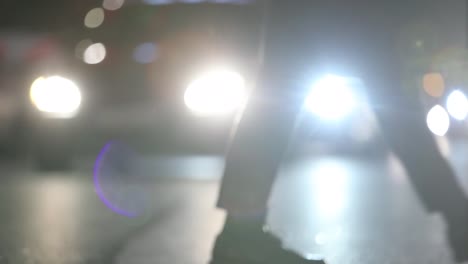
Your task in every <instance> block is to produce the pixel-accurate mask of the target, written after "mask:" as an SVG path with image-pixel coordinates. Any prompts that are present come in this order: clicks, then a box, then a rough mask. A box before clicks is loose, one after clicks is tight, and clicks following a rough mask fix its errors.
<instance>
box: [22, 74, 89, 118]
mask: <svg viewBox="0 0 468 264" xmlns="http://www.w3.org/2000/svg"><path fill="white" fill-rule="evenodd" d="M29 95H30V99H31V102H32V103H33V104H34V106H36V108H37V109H38V110H39V111H41V112H43V113H46V114H48V115H50V116H51V117H58V118H69V117H73V116H74V115H75V114H76V113H77V111H78V109H79V107H80V105H81V92H80V89H79V88H78V86H77V85H76V84H75V83H73V82H72V81H70V80H69V79H66V78H63V77H60V76H51V77H39V78H37V79H36V80H35V81H34V82H33V84H32V85H31V89H30V93H29Z"/></svg>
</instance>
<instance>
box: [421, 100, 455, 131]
mask: <svg viewBox="0 0 468 264" xmlns="http://www.w3.org/2000/svg"><path fill="white" fill-rule="evenodd" d="M426 121H427V127H428V128H429V130H430V131H431V132H432V133H434V135H437V136H440V137H443V136H445V135H446V134H447V132H448V130H449V128H450V117H449V115H448V113H447V111H445V109H444V108H443V107H442V106H440V105H436V106H434V107H433V108H432V109H431V110H429V112H428V113H427V119H426Z"/></svg>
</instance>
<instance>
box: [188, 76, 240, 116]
mask: <svg viewBox="0 0 468 264" xmlns="http://www.w3.org/2000/svg"><path fill="white" fill-rule="evenodd" d="M184 100H185V104H186V106H187V107H188V108H189V109H190V110H191V111H192V112H194V113H197V114H200V115H222V114H227V113H232V112H234V111H236V110H237V109H239V108H241V107H243V105H244V104H245V103H246V100H247V91H246V86H245V81H244V78H243V77H242V76H241V75H240V74H238V73H236V72H232V71H226V70H219V71H213V72H208V73H207V74H205V75H203V76H201V77H200V78H198V79H196V80H194V81H193V82H192V83H191V84H190V85H189V87H188V88H187V90H186V92H185V95H184Z"/></svg>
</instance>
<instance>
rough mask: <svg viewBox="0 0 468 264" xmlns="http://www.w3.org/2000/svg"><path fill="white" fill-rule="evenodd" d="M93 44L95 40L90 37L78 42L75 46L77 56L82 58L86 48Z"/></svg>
mask: <svg viewBox="0 0 468 264" xmlns="http://www.w3.org/2000/svg"><path fill="white" fill-rule="evenodd" d="M92 44H93V42H92V41H91V40H90V39H83V40H81V41H80V42H78V43H77V44H76V46H75V57H77V58H78V59H81V60H82V59H83V55H84V52H85V50H86V49H87V48H88V47H89V46H91V45H92Z"/></svg>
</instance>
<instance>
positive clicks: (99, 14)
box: [84, 7, 104, 28]
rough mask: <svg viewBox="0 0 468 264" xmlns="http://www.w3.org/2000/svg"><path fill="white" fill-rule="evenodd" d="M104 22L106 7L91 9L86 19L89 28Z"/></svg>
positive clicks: (85, 23)
mask: <svg viewBox="0 0 468 264" xmlns="http://www.w3.org/2000/svg"><path fill="white" fill-rule="evenodd" d="M103 22H104V9H102V8H100V7H96V8H93V9H91V10H89V12H88V13H87V14H86V16H85V19H84V25H85V26H86V27H88V28H97V27H99V26H100V25H101V24H102V23H103Z"/></svg>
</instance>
